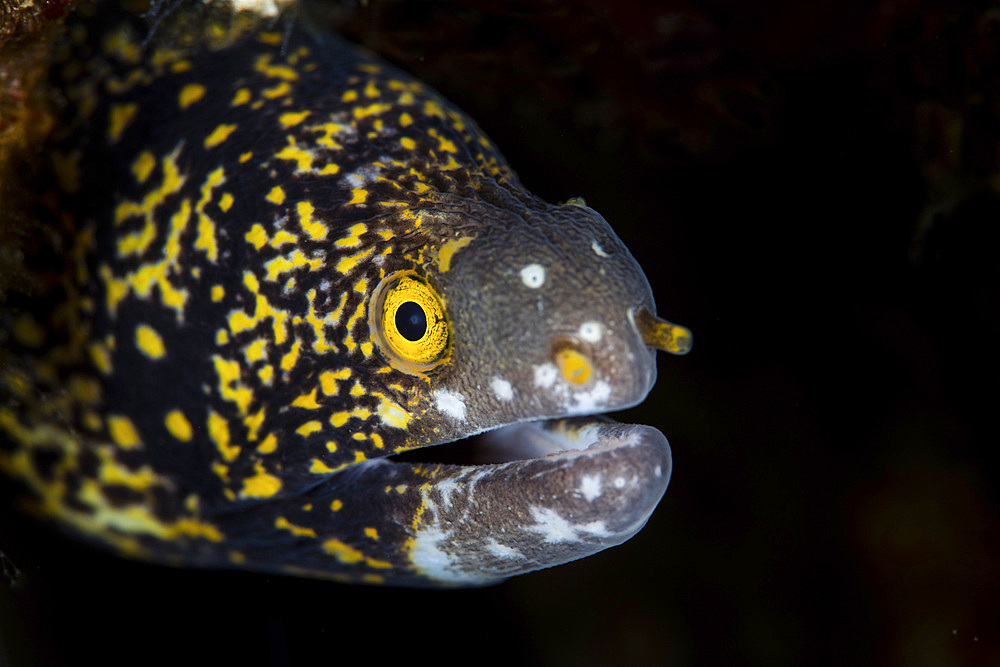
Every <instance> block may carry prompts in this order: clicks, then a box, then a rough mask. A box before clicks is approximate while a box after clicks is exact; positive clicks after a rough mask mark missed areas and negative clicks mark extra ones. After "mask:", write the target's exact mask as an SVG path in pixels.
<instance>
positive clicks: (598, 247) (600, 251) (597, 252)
mask: <svg viewBox="0 0 1000 667" xmlns="http://www.w3.org/2000/svg"><path fill="white" fill-rule="evenodd" d="M590 249H591V250H593V251H594V254H595V255H597V256H598V257H608V253H606V252H604V248H602V247H601V244H600V243H598V242H597V241H591V242H590Z"/></svg>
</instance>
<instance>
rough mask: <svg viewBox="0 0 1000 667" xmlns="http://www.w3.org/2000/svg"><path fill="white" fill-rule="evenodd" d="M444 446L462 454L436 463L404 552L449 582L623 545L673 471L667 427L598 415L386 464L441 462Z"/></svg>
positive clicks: (485, 578)
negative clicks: (664, 432) (408, 549)
mask: <svg viewBox="0 0 1000 667" xmlns="http://www.w3.org/2000/svg"><path fill="white" fill-rule="evenodd" d="M449 450H458V451H461V452H463V453H464V454H467V455H468V456H466V457H465V458H462V459H460V461H461V463H459V462H458V461H456V460H455V459H454V458H452V461H448V462H447V464H446V465H441V466H436V467H435V468H434V470H435V473H434V476H433V477H432V478H431V479H429V480H427V483H426V484H425V485H424V486H423V487H422V488H423V491H422V493H423V511H422V513H421V519H420V522H419V524H418V525H416V526H415V529H414V535H413V541H412V544H411V548H410V554H409V557H410V561H411V563H412V565H413V567H414V569H415V570H416V571H417V572H418V573H419V574H420V575H421V576H422V577H424V578H426V579H428V580H431V581H434V582H436V583H443V584H452V585H482V584H488V583H492V582H496V581H500V580H503V579H506V578H508V577H510V576H513V575H516V574H522V573H524V572H530V571H532V570H538V569H542V568H546V567H550V566H553V565H559V564H561V563H565V562H568V561H572V560H576V559H578V558H582V557H585V556H589V555H591V554H594V553H596V552H598V551H601V550H603V549H606V548H608V547H611V546H614V545H617V544H621V543H622V542H624V541H626V540H627V539H629V538H630V537H632V536H633V535H635V534H636V533H637V532H638V531H639V530H640V529H641V528H642V526H643V525H644V524H645V523H646V520H647V519H648V518H649V516H650V515H651V514H652V512H653V510H654V509H655V507H656V505H657V504H658V503H659V501H660V499H661V498H662V497H663V494H664V492H665V491H666V488H667V484H668V482H669V480H670V473H671V455H670V446H669V445H668V443H667V440H666V438H665V437H664V436H663V434H661V433H660V432H659V431H658V430H656V429H655V428H652V427H650V426H643V425H635V424H621V423H617V422H614V421H611V420H609V419H607V418H604V417H601V416H587V417H573V418H566V419H553V420H545V421H535V422H525V423H519V424H513V425H509V426H504V427H501V428H498V429H495V430H492V431H489V432H486V433H483V434H480V435H478V436H473V437H471V438H466V439H464V440H459V441H456V442H453V443H448V445H447V446H439V447H433V448H425V449H423V450H417V451H418V452H420V454H419V455H418V456H412V457H411V456H409V455H407V456H403V457H399V456H397V457H393V459H392V467H393V468H397V467H406V466H416V467H423V468H426V464H427V463H444V462H445V461H444V460H443V458H442V455H445V454H447V453H448V451H449ZM449 456H451V455H450V454H449ZM397 470H398V468H397ZM400 472H402V471H400Z"/></svg>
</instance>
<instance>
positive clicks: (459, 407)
mask: <svg viewBox="0 0 1000 667" xmlns="http://www.w3.org/2000/svg"><path fill="white" fill-rule="evenodd" d="M434 404H435V405H437V409H438V410H440V411H441V412H443V413H445V414H446V415H448V416H449V417H451V418H452V419H455V420H458V421H464V420H465V397H464V396H462V395H461V394H459V393H457V392H454V391H448V390H447V389H437V390H435V391H434Z"/></svg>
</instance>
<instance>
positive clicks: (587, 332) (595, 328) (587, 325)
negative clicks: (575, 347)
mask: <svg viewBox="0 0 1000 667" xmlns="http://www.w3.org/2000/svg"><path fill="white" fill-rule="evenodd" d="M577 335H578V336H580V340H584V341H586V342H588V343H598V342H600V340H601V337H602V336H604V327H602V326H601V323H600V322H593V321H590V322H584V323H583V324H581V325H580V330H579V331H578V332H577Z"/></svg>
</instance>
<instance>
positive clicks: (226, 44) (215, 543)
mask: <svg viewBox="0 0 1000 667" xmlns="http://www.w3.org/2000/svg"><path fill="white" fill-rule="evenodd" d="M107 6H108V3H105V4H104V5H102V6H101V11H97V10H95V9H94V8H92V7H89V6H83V7H80V8H79V9H78V10H77V11H78V14H79V15H80V16H78V17H77V20H75V21H74V22H73V23H71V24H70V25H69V26H68V27H67V30H66V34H65V40H64V41H65V44H63V45H61V46H60V50H61V54H60V55H59V60H57V61H56V64H55V65H54V66H53V67H52V78H53V81H54V83H53V85H54V86H55V87H56V88H57V89H58V90H59V91H60V93H61V95H62V99H63V105H62V108H63V110H64V111H63V115H64V117H63V118H62V120H61V123H60V129H59V132H58V133H57V135H58V136H56V137H55V138H54V139H53V143H52V145H51V146H50V147H48V148H47V152H48V155H49V156H50V162H51V165H52V166H51V173H52V178H51V181H52V182H53V183H55V184H57V187H56V186H53V187H56V189H57V190H58V192H57V193H56V195H55V196H54V197H55V200H56V201H57V202H58V203H57V204H54V205H48V207H47V208H46V209H45V210H46V211H47V212H48V213H47V214H46V215H48V217H49V220H48V222H47V223H46V224H49V225H51V230H53V234H51V236H53V237H55V238H57V239H58V240H56V241H53V242H52V244H51V248H50V249H49V251H48V252H41V251H39V252H38V253H37V254H36V255H35V256H34V257H33V259H32V262H33V263H34V265H35V267H36V268H37V273H38V275H39V276H43V277H47V278H46V279H44V280H40V281H39V286H38V287H37V288H36V289H35V290H34V291H33V292H32V293H30V294H12V295H9V296H8V297H7V299H6V301H7V302H6V303H5V304H4V309H3V312H2V315H0V343H2V347H0V349H2V352H0V354H2V357H0V362H2V368H3V372H2V373H0V471H3V472H4V473H5V474H6V475H7V476H8V477H9V478H11V479H12V480H13V483H14V484H15V485H16V489H17V494H18V497H19V505H20V506H21V507H22V508H23V509H24V510H26V511H28V512H29V513H31V514H34V515H36V516H39V517H42V518H45V519H48V520H52V521H54V522H56V523H57V524H58V525H60V526H61V527H63V528H65V529H67V530H68V531H70V532H71V533H73V534H75V535H77V536H79V537H82V538H84V539H87V540H89V541H91V542H93V543H95V544H99V545H103V546H105V547H108V548H111V549H113V550H114V551H116V552H118V553H121V554H124V555H127V556H131V557H134V558H139V559H145V560H150V561H156V562H162V563H168V564H173V565H185V566H196V567H228V568H241V569H248V570H256V571H266V572H280V573H286V574H296V575H303V576H315V577H327V578H332V579H335V580H338V581H345V582H364V583H386V584H393V585H410V586H442V585H444V586H447V585H481V584H487V583H490V582H494V581H499V580H502V579H505V578H508V577H510V576H513V575H516V574H521V573H524V572H529V571H532V570H537V569H540V568H544V567H549V566H552V565H556V564H560V563H564V562H567V561H570V560H574V559H577V558H580V557H583V556H587V555H590V554H593V553H595V552H597V551H600V550H602V549H604V548H607V547H609V546H613V545H616V544H619V543H621V542H623V541H625V540H627V539H628V538H629V537H631V536H632V535H634V534H635V533H636V532H637V531H638V530H639V529H640V528H641V527H642V526H643V525H644V523H645V522H646V520H647V518H648V517H649V515H650V514H651V512H652V511H653V509H654V507H655V506H656V504H657V503H658V502H659V500H660V498H661V497H662V495H663V493H664V491H665V489H666V486H667V482H668V480H669V477H670V472H671V459H670V449H669V446H668V445H667V441H666V439H665V438H664V437H663V436H662V435H661V434H660V432H659V431H657V430H656V429H654V428H651V427H647V426H640V425H625V424H619V423H616V422H613V421H611V420H608V419H607V418H604V417H601V416H599V415H598V413H601V412H606V411H610V410H617V409H622V408H625V407H629V406H631V405H634V404H636V403H638V402H640V401H641V400H642V399H643V398H644V397H645V396H646V394H647V393H648V392H649V390H650V388H651V387H652V384H653V382H654V379H655V375H656V366H655V351H656V349H657V348H658V349H662V350H665V351H668V352H672V353H684V352H686V351H687V350H688V348H689V347H690V342H691V337H690V333H689V332H688V331H687V330H686V329H684V328H683V327H679V326H676V325H672V324H670V323H669V322H666V321H665V320H662V319H660V318H658V317H656V316H655V306H654V302H653V297H652V294H651V290H650V288H649V285H648V283H647V281H646V278H645V276H644V275H643V273H642V271H641V269H640V268H639V266H638V265H637V264H636V262H635V260H634V259H633V258H632V256H631V255H630V254H629V252H628V251H627V250H626V248H625V247H624V246H623V244H622V242H621V241H620V240H619V239H618V237H617V236H616V235H615V234H614V232H613V231H612V230H611V228H610V227H609V225H608V224H607V223H606V222H605V220H604V219H603V218H602V217H601V216H600V215H599V214H598V213H596V212H595V211H594V210H592V209H590V208H589V207H587V206H586V204H585V203H584V202H583V200H582V199H572V200H569V201H567V202H565V203H563V204H560V205H551V204H547V203H545V202H543V201H541V200H539V199H538V198H537V197H535V196H533V195H532V194H530V193H529V192H528V191H526V190H525V188H524V187H523V186H522V185H521V184H520V182H519V181H518V178H517V176H516V175H515V174H514V172H513V171H512V170H511V168H510V167H509V166H508V165H507V163H506V162H505V161H504V159H503V157H502V156H501V154H500V153H499V152H498V150H497V148H496V147H495V146H494V145H493V144H492V143H491V141H490V140H489V139H488V138H487V137H486V136H485V135H484V134H483V133H482V131H481V130H479V129H478V128H477V126H476V125H475V123H474V122H473V121H472V120H470V119H469V118H468V117H466V116H465V115H464V114H463V113H462V112H460V111H459V110H457V109H456V108H454V107H453V106H452V105H450V104H449V103H448V102H447V101H445V100H444V99H442V98H441V97H440V96H439V95H438V94H436V93H435V92H434V91H432V90H430V89H428V88H427V87H426V86H425V85H423V84H422V83H420V82H419V81H416V80H414V79H413V78H412V77H410V76H408V75H406V74H404V73H402V72H400V71H398V70H397V69H394V68H393V67H391V66H389V65H387V64H385V63H383V62H381V61H379V60H377V59H375V58H373V57H370V56H368V55H365V54H364V53H363V52H361V51H360V50H358V49H356V48H355V47H353V46H351V45H349V44H347V43H346V42H343V41H341V39H340V38H338V37H336V36H333V35H329V34H321V33H319V32H318V31H316V30H314V29H311V28H310V27H309V26H308V25H306V24H305V22H304V21H294V22H291V23H290V24H287V25H288V26H289V27H288V29H287V30H286V29H285V26H286V24H284V23H281V22H277V23H272V24H270V25H268V24H264V25H260V23H259V22H257V23H253V22H246V21H243V20H242V14H240V13H235V12H234V13H232V14H230V15H229V16H228V17H227V18H226V20H225V21H219V20H212V21H195V22H192V21H190V20H189V21H187V22H186V23H185V22H184V21H183V19H182V18H178V17H172V18H170V19H169V20H165V21H164V25H163V26H162V27H161V28H159V29H158V32H157V34H156V35H154V36H155V39H153V40H151V41H150V43H149V44H145V43H144V41H145V40H146V38H147V36H148V34H149V28H148V25H147V24H145V23H143V22H142V21H140V20H139V19H138V17H137V16H128V15H126V16H125V18H124V19H122V18H121V17H119V16H115V17H114V18H113V20H114V21H115V23H114V24H113V25H114V26H115V28H114V29H110V28H109V26H110V25H112V24H111V23H109V22H108V21H111V20H112V19H110V18H108V16H107V14H108V13H109V10H107V9H106V7H107ZM115 13H116V14H117V10H116V11H115ZM183 13H184V12H183V11H178V12H176V14H178V16H180V15H182V14H183ZM81 17H83V18H81ZM122 21H124V22H122ZM168 24H171V25H168ZM49 200H50V201H51V200H52V198H51V197H50V198H49ZM56 232H58V233H56ZM480 434H481V435H480ZM471 436H476V437H474V438H473V437H471ZM467 438H468V439H467ZM455 441H459V442H455ZM442 443H451V444H450V445H448V446H449V447H453V448H455V447H463V448H466V449H468V450H469V451H473V450H476V451H484V452H486V453H485V454H482V457H483V460H484V461H485V463H480V464H462V465H457V464H436V463H427V462H416V461H413V460H409V459H407V458H405V457H404V458H401V459H400V458H394V457H392V455H393V454H398V453H400V452H403V451H406V450H411V449H415V448H420V447H427V446H431V445H439V444H442Z"/></svg>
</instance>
